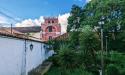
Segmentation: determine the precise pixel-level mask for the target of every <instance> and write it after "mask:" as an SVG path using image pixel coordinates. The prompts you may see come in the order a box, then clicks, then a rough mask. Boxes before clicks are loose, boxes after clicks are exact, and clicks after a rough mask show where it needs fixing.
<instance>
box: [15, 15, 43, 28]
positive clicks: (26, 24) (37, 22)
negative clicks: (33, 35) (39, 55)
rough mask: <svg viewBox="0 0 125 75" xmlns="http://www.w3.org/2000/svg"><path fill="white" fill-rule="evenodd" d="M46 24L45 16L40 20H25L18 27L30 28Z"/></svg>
mask: <svg viewBox="0 0 125 75" xmlns="http://www.w3.org/2000/svg"><path fill="white" fill-rule="evenodd" d="M43 22H44V18H43V16H41V17H40V18H39V19H34V20H32V19H25V20H23V21H22V22H21V23H16V24H15V26H16V27H30V26H40V25H41V23H43Z"/></svg>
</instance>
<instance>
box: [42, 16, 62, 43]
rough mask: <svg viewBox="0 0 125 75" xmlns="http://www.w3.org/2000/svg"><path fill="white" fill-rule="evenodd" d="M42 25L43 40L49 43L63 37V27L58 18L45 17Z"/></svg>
mask: <svg viewBox="0 0 125 75" xmlns="http://www.w3.org/2000/svg"><path fill="white" fill-rule="evenodd" d="M44 20H45V21H44V23H43V24H41V30H42V31H41V40H42V41H48V40H51V39H53V38H56V37H58V36H59V35H61V25H60V24H59V21H58V18H56V17H45V18H44Z"/></svg>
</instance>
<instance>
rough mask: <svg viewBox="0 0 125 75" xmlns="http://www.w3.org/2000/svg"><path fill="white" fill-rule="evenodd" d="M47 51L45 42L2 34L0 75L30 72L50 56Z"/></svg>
mask: <svg viewBox="0 0 125 75" xmlns="http://www.w3.org/2000/svg"><path fill="white" fill-rule="evenodd" d="M25 43H26V44H25ZM31 44H32V45H33V50H30V45H31ZM45 52H46V50H45V47H44V43H40V42H35V41H29V40H26V42H25V40H24V39H17V38H12V37H2V36H0V75H21V74H24V75H26V74H28V72H29V71H31V70H32V69H33V68H36V67H37V66H38V65H40V64H42V62H43V61H44V60H45V59H46V58H47V57H48V56H46V54H45Z"/></svg>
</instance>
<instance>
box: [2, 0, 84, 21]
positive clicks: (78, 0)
mask: <svg viewBox="0 0 125 75" xmlns="http://www.w3.org/2000/svg"><path fill="white" fill-rule="evenodd" d="M73 4H77V5H79V6H83V5H84V4H85V0H0V8H5V9H7V10H9V11H10V13H12V14H13V15H15V16H18V17H20V18H23V19H26V18H32V19H35V18H38V17H40V16H41V15H42V16H57V15H59V14H64V13H68V12H70V10H71V7H72V5H73Z"/></svg>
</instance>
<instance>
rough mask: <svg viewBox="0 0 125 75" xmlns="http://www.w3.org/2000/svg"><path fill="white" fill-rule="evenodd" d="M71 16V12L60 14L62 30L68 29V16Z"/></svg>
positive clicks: (63, 31)
mask: <svg viewBox="0 0 125 75" xmlns="http://www.w3.org/2000/svg"><path fill="white" fill-rule="evenodd" d="M69 16H70V13H66V14H63V15H59V16H58V19H59V23H60V24H61V32H62V33H65V32H66V30H67V25H68V20H67V19H68V17H69Z"/></svg>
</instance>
